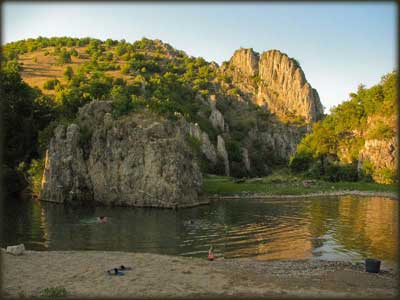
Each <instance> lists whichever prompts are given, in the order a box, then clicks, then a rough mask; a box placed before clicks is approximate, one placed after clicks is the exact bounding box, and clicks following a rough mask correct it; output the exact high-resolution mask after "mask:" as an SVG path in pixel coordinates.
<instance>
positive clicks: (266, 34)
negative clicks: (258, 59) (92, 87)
mask: <svg viewBox="0 0 400 300" xmlns="http://www.w3.org/2000/svg"><path fill="white" fill-rule="evenodd" d="M2 13H3V18H2V20H3V24H2V29H3V32H2V39H3V40H2V43H3V44H4V43H7V42H10V41H16V40H20V39H25V38H31V37H32V38H35V37H38V36H47V37H51V36H71V37H84V36H90V37H95V38H100V39H102V40H105V39H107V38H112V39H118V40H120V39H125V40H127V41H129V42H133V41H135V40H138V39H141V38H142V37H147V38H158V39H161V40H163V41H164V42H167V43H169V44H171V45H172V46H173V47H175V48H177V49H180V50H184V51H185V52H186V53H187V54H189V55H193V56H202V57H204V58H205V59H206V60H208V61H212V60H213V61H216V62H217V63H221V62H222V61H225V60H229V58H230V57H231V56H232V54H233V52H234V50H236V49H238V48H240V47H245V48H253V49H254V50H255V51H257V52H262V51H266V50H270V49H279V50H281V51H282V52H285V53H287V54H288V55H289V56H290V57H294V58H296V59H297V60H298V61H299V62H300V64H301V66H302V68H303V70H304V72H305V74H306V77H307V80H308V81H309V82H310V84H311V85H312V86H313V87H314V88H316V89H317V90H318V92H319V94H320V98H321V101H322V104H323V105H324V107H325V108H326V112H328V111H329V108H331V107H332V106H333V105H337V104H339V103H341V102H343V101H345V100H347V99H348V95H349V93H350V92H353V91H355V90H356V89H357V86H358V85H359V84H360V83H363V84H365V85H366V86H371V85H374V84H376V83H378V82H379V80H380V78H381V76H382V75H384V74H386V73H388V72H391V71H393V70H394V69H396V68H397V55H396V54H397V39H396V36H397V35H396V34H397V6H396V4H395V2H377V3H368V2H367V3H357V2H355V3H340V2H338V3H318V4H315V3H307V2H305V3H298V4H295V3H282V2H276V3H274V2H272V3H268V2H266V3H261V2H254V3H244V2H243V3H208V2H204V3H196V2H194V3H193V2H192V3H186V4H184V3H165V4H163V3H157V2H155V3H148V4H145V3H140V2H130V3H129V2H120V3H116V2H104V3H103V2H99V3H84V4H82V3H78V2H70V3H68V2H64V3H51V2H42V3H40V2H39V3H32V2H3V11H2Z"/></svg>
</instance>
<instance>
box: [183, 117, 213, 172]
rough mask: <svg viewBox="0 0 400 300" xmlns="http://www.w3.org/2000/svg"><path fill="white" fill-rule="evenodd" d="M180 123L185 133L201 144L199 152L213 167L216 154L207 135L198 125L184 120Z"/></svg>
mask: <svg viewBox="0 0 400 300" xmlns="http://www.w3.org/2000/svg"><path fill="white" fill-rule="evenodd" d="M180 121H181V122H182V128H184V129H186V132H187V133H188V134H189V135H190V136H192V137H195V138H196V139H198V140H199V141H200V143H201V151H202V153H203V154H204V155H205V157H206V158H207V159H208V160H209V161H210V162H211V163H212V164H213V165H215V164H216V163H217V152H216V151H215V147H214V145H213V144H212V143H211V141H210V138H209V137H208V134H207V133H205V132H203V131H202V130H201V129H200V127H199V125H198V124H193V123H187V122H186V121H185V119H183V118H182V119H181V120H180Z"/></svg>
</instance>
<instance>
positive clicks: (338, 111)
mask: <svg viewBox="0 0 400 300" xmlns="http://www.w3.org/2000/svg"><path fill="white" fill-rule="evenodd" d="M396 90H397V73H396V72H393V73H390V74H387V75H385V76H384V77H382V80H381V82H380V83H379V84H378V85H375V86H373V87H371V88H369V89H366V88H365V87H364V86H363V85H360V86H359V87H358V90H357V93H351V94H350V99H349V100H348V101H345V102H343V103H342V104H340V105H339V106H337V107H335V108H333V109H332V111H331V114H330V115H329V116H327V117H326V118H325V119H324V120H322V121H319V122H317V123H315V124H314V126H313V128H312V133H310V134H308V135H306V136H305V137H304V138H303V139H302V141H301V142H300V144H299V145H298V146H297V151H296V153H295V155H294V157H293V158H292V160H291V161H290V166H291V168H292V169H293V170H294V171H295V170H298V171H304V170H305V168H309V172H308V173H309V175H317V176H321V175H324V176H325V175H326V176H328V179H329V180H331V181H337V180H356V178H357V176H356V174H355V171H354V166H353V164H350V165H347V166H344V165H343V163H339V161H340V159H339V158H340V156H341V153H340V151H342V149H346V152H347V153H348V154H347V157H348V159H350V160H351V161H353V162H355V161H357V159H358V156H359V152H360V150H361V148H362V147H363V145H364V141H365V140H366V139H378V140H379V139H389V138H393V137H394V136H395V135H396V133H395V125H393V124H390V123H389V122H390V120H392V119H393V115H394V114H395V112H396V109H395V108H396V101H397V100H396V96H397V94H396ZM368 120H369V121H368ZM367 122H369V123H367ZM310 156H311V157H312V160H313V161H310V159H309V157H310ZM328 157H329V158H330V159H331V160H333V162H334V163H328V164H325V163H324V162H325V160H326V158H328ZM303 162H304V164H303ZM317 165H319V167H317ZM318 169H320V170H321V171H320V172H318ZM325 171H326V172H325ZM378 171H379V170H372V169H371V168H369V169H368V170H366V173H365V174H364V175H363V176H364V177H363V178H364V179H367V178H370V176H372V177H374V178H377V176H376V175H374V174H375V173H376V172H378ZM382 172H383V171H382ZM325 173H326V174H325ZM378 177H379V176H378ZM388 177H390V176H389V175H388ZM388 182H390V180H388Z"/></svg>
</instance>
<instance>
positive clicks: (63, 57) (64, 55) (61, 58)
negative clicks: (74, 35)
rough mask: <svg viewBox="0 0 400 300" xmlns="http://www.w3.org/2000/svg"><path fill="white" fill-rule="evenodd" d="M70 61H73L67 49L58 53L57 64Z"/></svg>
mask: <svg viewBox="0 0 400 300" xmlns="http://www.w3.org/2000/svg"><path fill="white" fill-rule="evenodd" d="M69 63H71V54H70V53H69V52H68V51H66V50H65V49H62V50H61V52H60V53H59V54H58V58H57V64H58V65H64V64H69Z"/></svg>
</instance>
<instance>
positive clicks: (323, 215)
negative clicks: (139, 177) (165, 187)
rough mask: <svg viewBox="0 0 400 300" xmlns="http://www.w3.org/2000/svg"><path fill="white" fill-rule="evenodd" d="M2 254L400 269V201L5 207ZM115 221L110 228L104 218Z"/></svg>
mask: <svg viewBox="0 0 400 300" xmlns="http://www.w3.org/2000/svg"><path fill="white" fill-rule="evenodd" d="M4 208H5V210H4V211H5V213H6V215H5V216H4V221H5V222H3V224H4V226H3V230H4V232H3V239H2V242H1V244H2V247H4V246H5V245H10V244H17V243H24V244H25V246H26V247H27V249H32V250H116V251H135V252H148V253H161V254H176V255H185V256H200V257H205V256H206V253H207V250H208V248H209V245H210V244H212V245H214V249H215V252H216V254H217V255H218V256H219V257H225V258H236V257H254V256H255V257H257V258H258V259H261V260H272V259H304V258H315V259H327V260H351V261H357V260H361V259H363V258H366V257H375V258H379V259H382V260H384V261H387V262H395V260H396V257H397V248H396V247H397V230H398V228H397V227H398V218H397V210H398V201H397V200H392V199H388V198H381V197H356V196H343V197H329V198H304V199H295V200H281V199H280V200H248V199H247V200H245V199H241V200H226V201H219V202H214V203H212V204H210V205H205V206H200V207H196V208H189V209H181V210H177V211H174V210H165V209H145V208H105V207H97V208H79V209H72V208H69V207H64V206H63V205H57V204H51V203H44V202H37V201H30V200H29V201H28V200H18V201H17V200H12V201H7V202H6V203H5V207H4ZM101 215H105V216H108V219H109V222H108V223H107V224H98V223H97V222H96V217H98V216H101Z"/></svg>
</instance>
